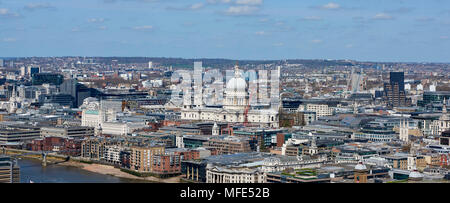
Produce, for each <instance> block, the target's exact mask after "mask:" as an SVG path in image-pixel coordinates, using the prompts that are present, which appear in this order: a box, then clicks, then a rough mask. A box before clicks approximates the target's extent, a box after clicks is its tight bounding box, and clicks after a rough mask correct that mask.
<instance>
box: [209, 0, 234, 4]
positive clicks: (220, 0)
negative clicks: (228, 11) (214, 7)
mask: <svg viewBox="0 0 450 203" xmlns="http://www.w3.org/2000/svg"><path fill="white" fill-rule="evenodd" d="M206 2H207V3H209V4H228V3H231V0H206Z"/></svg>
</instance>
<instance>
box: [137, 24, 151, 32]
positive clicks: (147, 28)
mask: <svg viewBox="0 0 450 203" xmlns="http://www.w3.org/2000/svg"><path fill="white" fill-rule="evenodd" d="M132 29H133V30H140V31H144V30H152V29H153V26H151V25H143V26H136V27H133V28H132Z"/></svg>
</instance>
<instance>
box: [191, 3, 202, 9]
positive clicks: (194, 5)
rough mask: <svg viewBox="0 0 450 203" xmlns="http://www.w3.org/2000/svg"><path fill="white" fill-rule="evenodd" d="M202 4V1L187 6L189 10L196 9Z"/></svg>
mask: <svg viewBox="0 0 450 203" xmlns="http://www.w3.org/2000/svg"><path fill="white" fill-rule="evenodd" d="M203 6H204V4H203V3H197V4H192V5H191V6H190V7H189V8H190V9H191V10H197V9H200V8H203Z"/></svg>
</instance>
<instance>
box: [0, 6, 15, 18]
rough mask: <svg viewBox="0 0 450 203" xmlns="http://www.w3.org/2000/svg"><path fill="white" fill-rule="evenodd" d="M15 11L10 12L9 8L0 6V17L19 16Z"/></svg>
mask: <svg viewBox="0 0 450 203" xmlns="http://www.w3.org/2000/svg"><path fill="white" fill-rule="evenodd" d="M19 16H20V15H19V14H17V13H13V12H11V11H10V10H9V9H6V8H0V17H19Z"/></svg>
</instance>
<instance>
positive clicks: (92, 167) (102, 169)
mask: <svg viewBox="0 0 450 203" xmlns="http://www.w3.org/2000/svg"><path fill="white" fill-rule="evenodd" d="M61 165H66V166H73V167H78V168H80V169H83V170H86V171H90V172H94V173H99V174H103V175H111V176H115V177H119V178H126V179H134V180H141V181H148V182H153V183H179V182H180V178H181V176H176V177H172V178H166V179H162V178H157V177H152V176H150V177H137V176H134V175H131V174H129V173H126V172H123V171H121V170H120V169H118V168H114V166H109V165H102V164H94V163H93V164H86V163H80V162H74V161H69V162H65V163H61Z"/></svg>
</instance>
